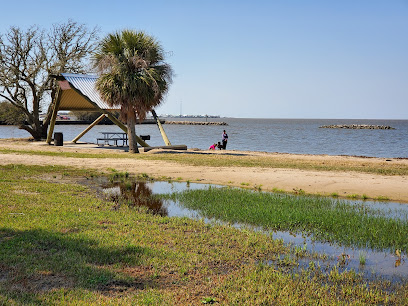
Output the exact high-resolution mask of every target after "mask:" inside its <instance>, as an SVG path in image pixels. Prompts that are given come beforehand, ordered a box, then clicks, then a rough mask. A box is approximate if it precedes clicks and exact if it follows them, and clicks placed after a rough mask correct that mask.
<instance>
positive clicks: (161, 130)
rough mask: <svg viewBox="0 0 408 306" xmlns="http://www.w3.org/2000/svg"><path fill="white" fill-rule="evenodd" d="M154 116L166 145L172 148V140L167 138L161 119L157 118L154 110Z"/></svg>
mask: <svg viewBox="0 0 408 306" xmlns="http://www.w3.org/2000/svg"><path fill="white" fill-rule="evenodd" d="M152 115H153V117H154V119H156V123H157V126H158V127H159V131H160V133H161V135H162V137H163V140H164V143H165V144H166V146H171V143H170V140H169V139H168V138H167V135H166V132H165V131H164V129H163V126H162V125H161V123H160V119H159V117H157V114H156V111H155V110H154V109H152Z"/></svg>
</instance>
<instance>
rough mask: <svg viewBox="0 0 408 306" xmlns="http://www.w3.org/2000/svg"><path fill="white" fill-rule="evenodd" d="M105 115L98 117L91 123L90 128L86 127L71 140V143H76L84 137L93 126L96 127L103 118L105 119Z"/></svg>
mask: <svg viewBox="0 0 408 306" xmlns="http://www.w3.org/2000/svg"><path fill="white" fill-rule="evenodd" d="M105 116H106V115H105V114H102V115H100V116H99V117H98V118H97V119H96V120H95V121H94V122H92V123H91V125H90V126H88V127H87V128H86V129H85V130H84V131H83V132H82V133H80V134H79V135H78V136H77V137H75V138H74V139H72V142H73V143H76V142H77V141H78V140H79V139H80V138H81V137H82V136H84V135H85V134H86V133H88V132H89V130H90V129H92V128H93V127H94V126H95V125H97V124H98V123H99V122H101V121H102V119H103V118H105Z"/></svg>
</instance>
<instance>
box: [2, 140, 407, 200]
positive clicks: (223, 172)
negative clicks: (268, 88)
mask: <svg viewBox="0 0 408 306" xmlns="http://www.w3.org/2000/svg"><path fill="white" fill-rule="evenodd" d="M1 149H3V152H0V164H2V165H5V164H25V165H63V166H69V167H76V168H90V169H98V170H101V171H106V170H108V169H112V168H114V169H116V170H118V171H127V172H129V173H131V174H140V173H146V174H148V175H149V176H152V177H157V178H158V177H163V176H165V177H170V178H172V179H175V180H176V179H177V180H183V181H187V180H188V181H191V182H199V183H213V184H221V185H226V186H239V187H242V186H246V187H248V188H252V187H255V188H256V187H257V186H260V187H261V188H262V190H270V191H271V190H273V189H280V190H284V191H287V192H296V191H299V190H301V191H302V192H303V191H304V192H305V193H310V194H322V195H330V194H332V193H336V194H338V195H339V196H340V197H350V196H351V195H360V196H361V195H367V196H369V197H370V198H379V197H382V198H388V199H389V200H392V201H398V202H403V203H408V177H407V176H406V175H379V174H368V173H360V172H355V171H350V172H339V171H320V170H300V169H288V168H262V167H209V166H190V165H180V164H178V163H176V162H172V161H165V160H160V161H155V160H145V159H143V160H140V159H129V158H75V157H62V156H42V155H36V154H26V153H25V152H23V151H51V152H78V153H96V154H97V153H119V154H129V153H126V152H125V151H124V149H123V148H112V147H109V148H108V147H103V148H102V147H97V146H95V145H93V144H72V143H64V146H52V145H47V144H45V143H43V142H29V141H22V140H6V139H1V140H0V150H1ZM4 149H10V150H17V151H19V152H17V153H14V152H11V153H10V152H7V151H6V150H4ZM157 153H167V154H171V153H172V152H171V151H168V150H164V149H156V150H151V151H149V152H146V153H141V154H157ZM173 153H174V152H173ZM176 153H177V154H200V153H203V154H223V155H231V156H234V155H235V156H237V155H239V156H242V158H245V156H252V157H254V156H255V157H265V156H267V157H268V158H273V159H276V160H282V161H285V160H286V161H289V160H291V161H297V160H299V161H302V162H305V161H306V162H314V163H316V162H319V163H322V164H324V163H325V162H326V163H327V162H331V163H339V164H356V165H357V164H358V165H363V166H364V165H367V164H375V165H379V166H380V165H387V164H388V163H393V165H394V166H395V165H397V166H398V165H400V166H402V167H407V165H408V160H407V159H384V158H364V157H352V156H328V155H298V154H279V153H263V152H246V151H245V152H244V151H229V150H226V151H196V150H194V151H193V150H187V151H177V152H176Z"/></svg>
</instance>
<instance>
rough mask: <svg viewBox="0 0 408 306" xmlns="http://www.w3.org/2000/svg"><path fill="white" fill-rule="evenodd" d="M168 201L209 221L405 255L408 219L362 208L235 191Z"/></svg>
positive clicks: (196, 192) (215, 190) (320, 199)
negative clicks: (309, 235) (303, 233)
mask: <svg viewBox="0 0 408 306" xmlns="http://www.w3.org/2000/svg"><path fill="white" fill-rule="evenodd" d="M172 197H173V198H174V199H176V200H179V201H180V202H181V204H182V205H183V206H186V207H187V208H191V209H196V210H200V211H201V212H202V213H203V214H204V216H206V217H208V218H217V219H220V220H224V221H227V222H232V223H235V222H236V223H241V224H250V225H254V226H261V227H264V228H266V229H269V230H287V231H306V232H309V233H312V234H313V235H314V236H315V237H316V238H318V239H320V240H322V241H326V240H328V241H335V242H339V243H341V244H343V245H347V246H360V247H369V248H375V249H395V248H399V249H402V250H403V251H404V252H407V251H408V240H407V239H406V233H407V232H408V220H406V219H392V218H389V217H387V216H386V214H385V213H384V212H381V211H379V210H374V209H370V208H369V207H368V206H367V205H363V204H361V205H351V204H349V203H347V202H346V201H342V200H333V199H328V198H323V197H315V196H291V195H287V194H274V193H262V192H253V191H249V190H242V189H236V188H222V189H220V188H209V189H205V190H188V191H185V192H182V193H175V194H173V196H172Z"/></svg>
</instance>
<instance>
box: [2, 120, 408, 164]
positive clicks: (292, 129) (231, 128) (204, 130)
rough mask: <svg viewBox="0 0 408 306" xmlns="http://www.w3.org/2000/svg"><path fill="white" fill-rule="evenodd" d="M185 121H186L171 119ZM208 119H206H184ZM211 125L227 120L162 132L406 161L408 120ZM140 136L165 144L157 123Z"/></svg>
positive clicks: (90, 136) (68, 133) (238, 144)
mask: <svg viewBox="0 0 408 306" xmlns="http://www.w3.org/2000/svg"><path fill="white" fill-rule="evenodd" d="M169 120H183V119H169ZM185 120H187V121H205V119H202V118H200V119H191V118H188V119H185ZM208 121H222V122H226V123H227V124H228V125H227V126H218V125H208V126H203V125H168V124H164V125H163V126H164V129H165V131H166V133H167V135H168V138H169V139H170V142H171V143H172V144H173V145H178V144H185V145H187V147H188V148H198V149H207V148H208V147H209V146H210V145H211V144H213V143H214V142H218V141H221V134H222V131H223V129H225V130H226V131H227V133H228V135H229V141H228V146H227V149H229V150H243V151H262V152H280V153H298V154H328V155H357V156H373V157H389V158H396V157H406V158H408V120H350V119H239V118H219V119H218V118H217V119H213V118H211V119H208ZM330 124H372V125H390V126H392V127H394V128H395V130H349V129H323V128H319V127H320V126H322V125H330ZM85 128H86V126H84V125H65V126H64V125H57V126H56V128H55V132H63V134H64V141H68V140H72V139H73V138H74V137H75V136H76V135H78V134H79V133H80V132H81V131H83V130H84V129H85ZM110 131H121V130H120V129H119V128H118V127H117V126H113V125H112V126H106V125H98V126H96V127H94V128H93V129H92V130H91V131H90V132H88V133H87V134H86V135H85V136H84V137H83V138H82V139H81V140H80V141H83V142H90V143H96V138H98V137H101V134H100V132H110ZM136 133H137V134H139V135H145V134H148V135H151V140H150V141H147V142H148V143H149V144H150V145H151V146H161V145H164V142H163V139H162V137H161V135H160V132H159V130H158V128H157V126H156V125H155V124H144V125H137V126H136ZM29 136H30V135H29V134H28V133H27V132H25V131H22V130H18V129H17V128H16V127H10V126H0V138H26V137H29Z"/></svg>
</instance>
